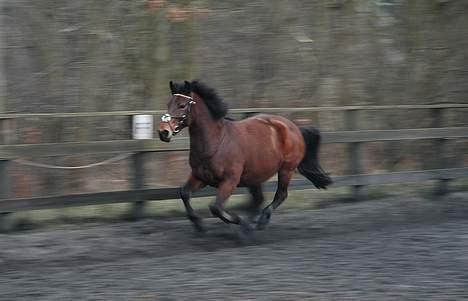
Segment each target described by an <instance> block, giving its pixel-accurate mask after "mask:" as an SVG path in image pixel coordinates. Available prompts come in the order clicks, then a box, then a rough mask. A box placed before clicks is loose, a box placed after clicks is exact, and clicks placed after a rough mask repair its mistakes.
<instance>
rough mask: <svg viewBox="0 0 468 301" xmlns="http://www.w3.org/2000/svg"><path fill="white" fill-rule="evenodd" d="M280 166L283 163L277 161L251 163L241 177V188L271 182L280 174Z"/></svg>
mask: <svg viewBox="0 0 468 301" xmlns="http://www.w3.org/2000/svg"><path fill="white" fill-rule="evenodd" d="M280 164H281V162H280V161H276V160H272V161H266V160H259V161H256V162H249V163H248V164H246V167H245V169H244V172H243V174H242V176H241V179H240V184H241V186H252V185H258V184H261V183H263V182H265V181H267V180H269V179H270V178H271V177H273V176H274V175H275V174H276V173H277V172H278V169H279V168H280Z"/></svg>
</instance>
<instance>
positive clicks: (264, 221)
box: [257, 207, 273, 230]
mask: <svg viewBox="0 0 468 301" xmlns="http://www.w3.org/2000/svg"><path fill="white" fill-rule="evenodd" d="M272 213H273V209H271V207H266V208H265V209H263V212H262V215H260V218H259V219H258V222H257V230H263V229H265V228H266V226H267V225H268V223H269V222H270V219H271V215H272Z"/></svg>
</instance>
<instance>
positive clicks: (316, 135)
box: [298, 127, 332, 189]
mask: <svg viewBox="0 0 468 301" xmlns="http://www.w3.org/2000/svg"><path fill="white" fill-rule="evenodd" d="M300 130H301V133H302V136H303V137H304V142H305V145H306V150H305V156H304V159H302V162H301V164H299V167H298V170H299V172H300V173H301V174H302V175H303V176H305V177H306V178H307V179H309V180H310V181H311V182H312V183H313V184H314V185H315V187H317V188H318V189H327V186H328V185H330V184H331V183H332V180H331V178H330V177H329V176H328V174H327V173H325V171H323V169H322V168H321V167H320V164H319V162H318V152H319V145H320V132H319V130H318V129H316V128H314V127H301V128H300Z"/></svg>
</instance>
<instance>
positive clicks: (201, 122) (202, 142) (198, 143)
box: [189, 104, 225, 158]
mask: <svg viewBox="0 0 468 301" xmlns="http://www.w3.org/2000/svg"><path fill="white" fill-rule="evenodd" d="M197 105H198V104H197ZM199 113H200V112H199ZM204 113H205V114H203V115H202V114H197V115H198V116H193V118H194V120H193V121H192V125H191V126H190V128H189V133H190V153H191V154H197V156H198V157H205V158H208V157H211V156H212V155H213V154H214V153H215V152H216V150H217V148H218V147H219V144H220V143H221V142H222V139H223V135H224V134H225V132H224V131H225V128H224V121H223V119H220V120H214V119H213V118H212V117H211V116H210V115H209V112H204Z"/></svg>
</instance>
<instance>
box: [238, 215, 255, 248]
mask: <svg viewBox="0 0 468 301" xmlns="http://www.w3.org/2000/svg"><path fill="white" fill-rule="evenodd" d="M239 226H240V233H239V239H240V242H241V244H243V245H246V244H249V243H251V242H252V240H253V233H254V229H253V228H252V226H251V225H250V223H249V222H248V221H247V220H242V221H241V223H240V224H239Z"/></svg>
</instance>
